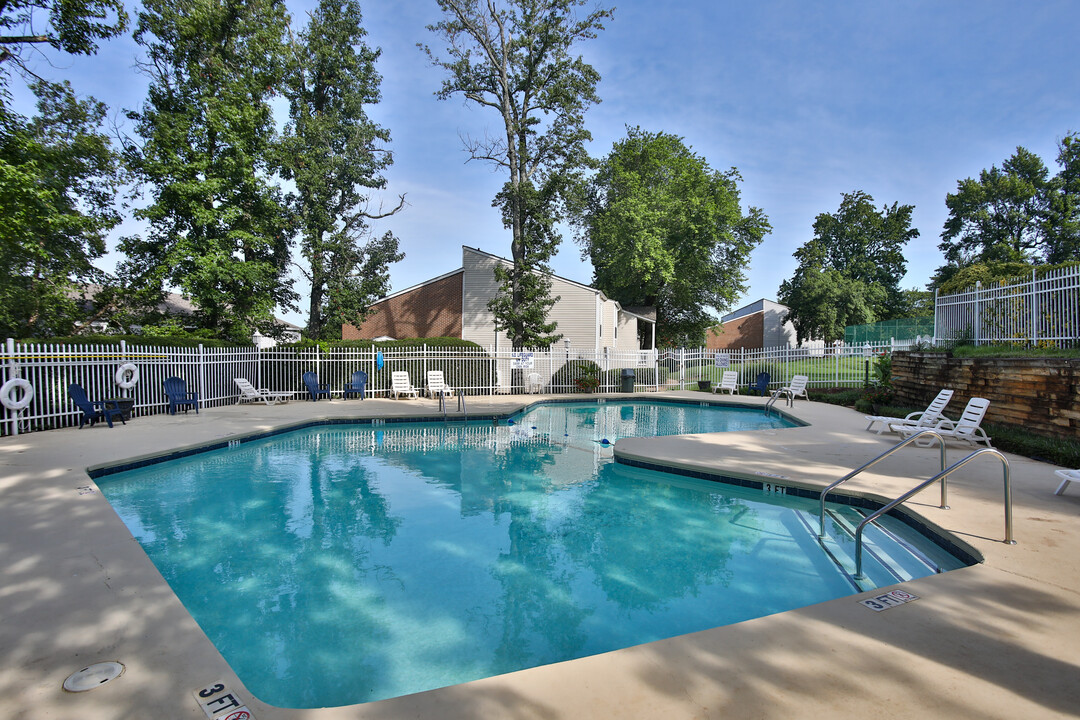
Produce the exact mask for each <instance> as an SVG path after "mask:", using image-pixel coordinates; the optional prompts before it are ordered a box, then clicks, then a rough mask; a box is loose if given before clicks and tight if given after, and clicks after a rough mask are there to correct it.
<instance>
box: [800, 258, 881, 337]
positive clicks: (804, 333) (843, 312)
mask: <svg viewBox="0 0 1080 720" xmlns="http://www.w3.org/2000/svg"><path fill="white" fill-rule="evenodd" d="M886 297H887V293H886V291H885V288H883V287H880V286H877V285H871V284H868V283H866V282H863V281H862V280H857V279H855V278H851V277H848V276H846V275H844V273H843V272H841V271H840V270H837V269H836V268H831V267H829V268H825V267H821V266H820V265H812V266H800V267H799V269H798V270H796V271H795V276H794V277H793V278H792V279H790V280H785V281H784V282H783V283H782V284H781V285H780V302H782V303H783V304H785V305H787V306H788V307H789V308H790V310H789V312H788V314H787V317H786V318H785V319H786V320H790V321H791V323H792V324H793V325H794V326H795V336H796V338H797V340H798V344H799V345H802V344H803V342H804V341H806V340H824V341H825V342H835V341H837V340H841V339H843V337H844V328H845V327H846V326H848V325H864V324H867V323H872V322H876V321H877V316H876V315H875V314H874V307H875V306H877V305H879V304H880V303H883V302H884V301H885V300H886Z"/></svg>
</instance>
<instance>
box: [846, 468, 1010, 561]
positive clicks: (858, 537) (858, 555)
mask: <svg viewBox="0 0 1080 720" xmlns="http://www.w3.org/2000/svg"><path fill="white" fill-rule="evenodd" d="M986 453H993V454H994V455H995V456H996V457H997V458H998V459H999V460H1001V464H1002V468H1003V471H1004V475H1005V543H1006V544H1008V545H1015V544H1016V541H1015V540H1013V536H1012V483H1011V479H1010V477H1009V475H1010V473H1009V459H1008V458H1007V457H1005V456H1004V455H1002V454H1001V451H999V450H997V449H995V448H979V449H978V450H976V451H975V452H973V453H971V454H970V455H968V456H967V457H965V458H964V459H963V460H960V461H959V462H957V463H956V464H955V465H952V466H950V467H949V468H948V469H946V470H942V471H941V472H940V473H938V474H937V475H935V476H934V477H932V478H930V479H929V480H926V481H924V482H921V483H919V484H918V485H916V486H915V487H914V488H912V489H911V490H908V491H907V492H906V493H904V494H903V495H901V496H900V497H898V498H896V499H895V500H893V501H892V502H890V503H889V504H888V505H885V506H884V507H881V508H878V509H877V510H875V511H874V512H872V513H870V514H869V515H867V516H866V518H864V519H863V521H862V522H861V523H859V526H858V527H857V528H855V579H856V580H861V579H862V578H863V573H862V536H863V528H865V527H866V525H867V523H869V522H870V521H872V520H875V519H877V518H878V517H880V516H881V515H884V514H885V513H887V512H889V511H890V510H892V509H893V508H894V507H896V506H897V505H899V504H900V503H902V502H904V501H905V500H907V499H908V498H910V497H911V496H912V495H915V494H916V493H918V492H919V491H920V490H922V489H923V488H926V487H928V486H930V485H933V484H934V482H936V481H937V480H938V479H939V478H940V479H941V480H942V481H944V480H945V478H946V477H947V476H948V475H950V474H951V473H953V472H956V471H957V470H959V469H960V468H962V467H963V466H964V465H967V464H968V463H969V462H971V461H972V460H974V459H975V458H977V457H978V456H980V455H984V454H986Z"/></svg>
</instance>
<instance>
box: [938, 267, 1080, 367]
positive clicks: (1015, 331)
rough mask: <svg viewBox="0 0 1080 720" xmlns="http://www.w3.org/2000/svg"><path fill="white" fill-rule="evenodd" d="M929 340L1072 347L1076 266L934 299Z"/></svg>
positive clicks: (1079, 288) (1078, 287) (1078, 318)
mask: <svg viewBox="0 0 1080 720" xmlns="http://www.w3.org/2000/svg"><path fill="white" fill-rule="evenodd" d="M934 306H935V310H934V336H935V337H937V338H942V339H944V340H963V341H965V342H970V343H973V344H975V345H986V344H999V343H1005V342H1015V343H1022V344H1024V345H1033V346H1050V347H1075V346H1076V345H1077V341H1078V339H1080V265H1072V266H1069V267H1061V268H1057V269H1054V270H1043V271H1037V270H1032V272H1031V275H1030V276H1027V277H1018V278H1013V279H1011V280H1008V281H1003V282H1000V283H993V284H990V285H986V286H983V285H982V283H976V284H975V287H973V288H971V289H969V290H966V291H964V292H960V293H955V294H952V295H938V296H937V297H936V298H935V303H934Z"/></svg>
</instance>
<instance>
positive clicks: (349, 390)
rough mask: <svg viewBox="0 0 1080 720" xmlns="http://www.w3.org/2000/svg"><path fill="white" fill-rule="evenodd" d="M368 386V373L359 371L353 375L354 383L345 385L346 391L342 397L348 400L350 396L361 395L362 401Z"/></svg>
mask: <svg viewBox="0 0 1080 720" xmlns="http://www.w3.org/2000/svg"><path fill="white" fill-rule="evenodd" d="M366 385H367V373H366V372H364V371H363V370H357V371H356V372H354V373H353V374H352V382H350V383H345V390H344V391H343V392H342V397H343V398H345V399H348V397H349V396H350V395H359V396H360V399H361V400H363V399H364V388H365V386H366Z"/></svg>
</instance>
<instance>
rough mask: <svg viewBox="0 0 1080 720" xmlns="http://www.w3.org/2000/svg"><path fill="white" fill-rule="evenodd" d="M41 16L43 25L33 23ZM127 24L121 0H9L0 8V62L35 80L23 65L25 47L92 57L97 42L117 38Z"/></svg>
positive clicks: (95, 50)
mask: <svg viewBox="0 0 1080 720" xmlns="http://www.w3.org/2000/svg"><path fill="white" fill-rule="evenodd" d="M42 14H44V15H46V16H47V18H48V19H47V20H46V21H45V23H44V24H43V25H42V24H40V23H39V22H35V21H40V16H41V15H42ZM127 23H128V15H127V13H126V12H125V11H124V3H123V0H36V1H35V0H9V2H4V3H3V4H2V5H0V33H3V34H0V46H3V48H2V49H0V63H6V62H8V61H10V62H11V63H13V64H15V66H16V67H17V68H18V71H19V72H20V73H22V74H23V75H24V76H31V77H36V76H35V75H34V73H32V72H31V71H30V70H29V69H27V67H26V64H25V62H26V58H25V57H24V53H25V52H26V51H27V49H28V48H33V47H38V46H40V45H45V44H47V45H50V46H51V47H53V48H55V49H57V50H62V51H63V52H66V53H70V54H72V55H93V54H95V53H96V52H97V49H98V45H97V41H98V40H107V39H109V38H111V37H115V36H117V35H119V34H120V33H122V32H124V31H125V30H126V29H127ZM0 67H4V66H0ZM0 77H2V76H0Z"/></svg>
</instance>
